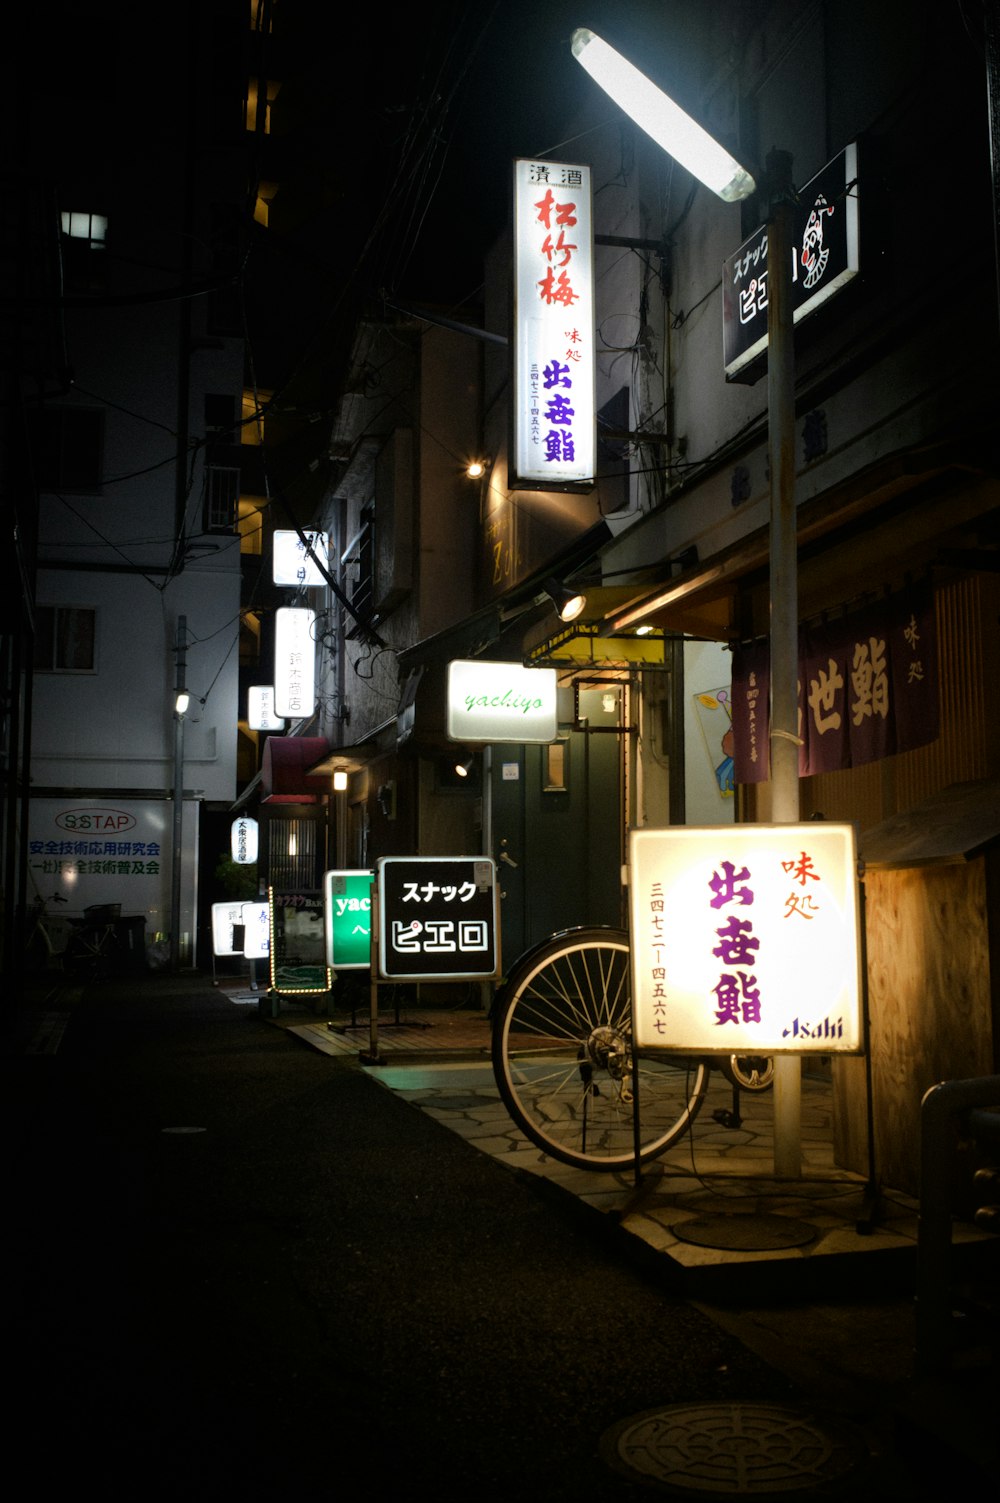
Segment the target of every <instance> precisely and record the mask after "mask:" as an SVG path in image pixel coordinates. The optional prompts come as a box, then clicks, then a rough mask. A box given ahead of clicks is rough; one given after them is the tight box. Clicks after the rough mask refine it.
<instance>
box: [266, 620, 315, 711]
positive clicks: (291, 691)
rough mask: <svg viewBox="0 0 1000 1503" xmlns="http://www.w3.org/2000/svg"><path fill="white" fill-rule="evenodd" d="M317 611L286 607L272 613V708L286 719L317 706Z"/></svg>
mask: <svg viewBox="0 0 1000 1503" xmlns="http://www.w3.org/2000/svg"><path fill="white" fill-rule="evenodd" d="M315 621H316V612H315V611H310V610H305V609H302V608H298V607H291V606H286V607H284V608H283V609H281V610H278V611H275V613H274V708H275V710H276V712H277V713H278V714H279V715H282V716H287V717H288V719H289V720H299V719H301V718H302V716H303V715H311V714H312V712H313V710H314V709H315V708H316V643H315V640H314V638H313V625H314V623H315Z"/></svg>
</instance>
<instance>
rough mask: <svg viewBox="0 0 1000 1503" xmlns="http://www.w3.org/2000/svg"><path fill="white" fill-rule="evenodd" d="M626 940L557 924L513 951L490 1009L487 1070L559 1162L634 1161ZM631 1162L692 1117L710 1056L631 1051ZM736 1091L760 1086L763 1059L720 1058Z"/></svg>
mask: <svg viewBox="0 0 1000 1503" xmlns="http://www.w3.org/2000/svg"><path fill="white" fill-rule="evenodd" d="M631 1028H632V1018H631V981H630V961H629V941H628V935H627V934H626V933H625V932H624V930H620V929H610V928H579V929H565V930H562V931H560V932H559V933H558V934H553V935H552V936H551V937H550V938H549V939H547V940H543V941H542V943H541V944H539V945H536V946H535V947H534V948H533V949H531V950H529V951H527V952H526V953H525V954H524V955H522V956H521V957H520V958H519V960H518V961H517V963H516V964H515V966H514V967H513V970H512V971H511V973H510V975H509V977H508V978H507V980H506V982H505V984H504V985H503V987H502V988H501V989H500V991H499V992H498V993H497V996H496V998H495V1001H494V1004H493V1072H494V1075H495V1077H496V1082H497V1087H498V1089H499V1091H500V1095H501V1097H502V1099H503V1101H504V1103H505V1105H506V1107H507V1110H508V1111H509V1112H510V1114H511V1116H512V1117H513V1119H514V1121H515V1122H516V1123H517V1125H518V1126H519V1127H520V1128H521V1130H522V1132H523V1133H524V1135H525V1137H527V1138H529V1139H530V1140H531V1141H532V1142H533V1143H535V1144H537V1146H538V1147H539V1148H541V1149H542V1150H543V1151H544V1152H545V1153H547V1154H550V1155H551V1156H552V1157H553V1158H555V1159H559V1160H560V1161H561V1162H562V1163H565V1164H572V1165H574V1166H576V1167H578V1168H584V1169H606V1170H609V1171H616V1170H622V1169H626V1168H628V1167H629V1165H631V1164H634V1162H635V1155H636V1145H635V1129H634V1120H635V1110H634V1108H635V1098H634V1086H633V1053H634V1051H633V1047H632V1032H631ZM636 1061H637V1065H638V1087H639V1123H640V1144H639V1157H640V1160H641V1162H643V1163H645V1162H647V1161H648V1160H650V1159H653V1158H656V1157H657V1156H658V1155H659V1154H661V1153H663V1152H665V1150H666V1149H668V1148H669V1147H670V1146H671V1144H673V1143H675V1142H676V1141H677V1139H678V1138H679V1137H680V1136H681V1135H682V1133H684V1132H685V1131H686V1130H687V1129H688V1127H689V1126H690V1125H691V1123H692V1122H693V1121H694V1119H695V1117H696V1116H697V1115H698V1112H699V1111H700V1110H701V1106H702V1103H703V1101H704V1099H705V1092H706V1090H707V1088H708V1081H709V1077H710V1074H711V1070H712V1067H713V1064H714V1063H715V1060H714V1059H711V1058H691V1057H689V1056H684V1055H665V1054H662V1055H661V1054H658V1053H657V1054H653V1053H643V1054H641V1055H636ZM718 1065H719V1068H720V1069H721V1070H722V1071H723V1073H724V1074H725V1075H726V1077H727V1079H728V1080H729V1081H730V1082H731V1083H732V1084H733V1085H734V1086H738V1087H739V1088H740V1089H741V1090H749V1091H762V1090H767V1089H768V1087H769V1086H770V1085H771V1083H772V1078H773V1061H772V1060H771V1059H770V1058H766V1057H763V1056H761V1057H758V1056H741V1055H731V1056H728V1057H726V1056H723V1057H722V1058H720V1059H719V1060H718Z"/></svg>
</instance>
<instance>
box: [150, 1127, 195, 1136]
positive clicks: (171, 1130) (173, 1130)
mask: <svg viewBox="0 0 1000 1503" xmlns="http://www.w3.org/2000/svg"><path fill="white" fill-rule="evenodd" d="M160 1131H161V1132H162V1133H166V1134H173V1136H174V1137H186V1136H188V1135H189V1134H190V1133H196V1132H204V1131H205V1129H204V1128H203V1127H161V1128H160Z"/></svg>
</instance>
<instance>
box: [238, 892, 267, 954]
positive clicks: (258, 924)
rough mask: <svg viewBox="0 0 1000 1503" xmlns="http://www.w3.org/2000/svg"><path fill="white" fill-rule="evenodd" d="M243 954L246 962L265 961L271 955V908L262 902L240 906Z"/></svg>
mask: <svg viewBox="0 0 1000 1503" xmlns="http://www.w3.org/2000/svg"><path fill="white" fill-rule="evenodd" d="M240 922H241V923H242V924H243V953H244V955H245V956H246V958H247V959H248V960H266V959H267V957H268V955H270V953H271V908H270V905H269V904H268V903H265V902H263V901H260V902H256V903H241V904H240Z"/></svg>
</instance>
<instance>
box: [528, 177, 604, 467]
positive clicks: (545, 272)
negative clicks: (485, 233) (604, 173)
mask: <svg viewBox="0 0 1000 1503" xmlns="http://www.w3.org/2000/svg"><path fill="white" fill-rule="evenodd" d="M592 220H593V216H592V205H591V190H590V168H589V167H580V166H570V165H568V164H567V163H559V162H532V161H517V162H515V163H514V362H513V370H514V381H513V403H514V415H513V434H514V445H513V453H512V456H511V463H510V466H509V472H508V479H509V483H510V484H511V486H514V487H516V486H522V487H523V486H534V487H543V488H546V489H559V488H564V489H565V488H578V489H582V488H584V487H586V488H589V487H590V486H591V485H593V482H594V470H595V463H596V428H595V398H594V390H595V386H594V382H595V363H594V339H595V336H594V261H593V222H592Z"/></svg>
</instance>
